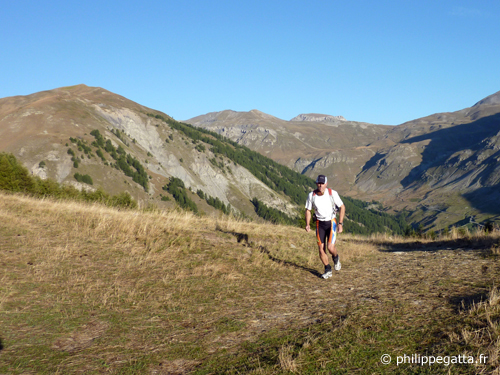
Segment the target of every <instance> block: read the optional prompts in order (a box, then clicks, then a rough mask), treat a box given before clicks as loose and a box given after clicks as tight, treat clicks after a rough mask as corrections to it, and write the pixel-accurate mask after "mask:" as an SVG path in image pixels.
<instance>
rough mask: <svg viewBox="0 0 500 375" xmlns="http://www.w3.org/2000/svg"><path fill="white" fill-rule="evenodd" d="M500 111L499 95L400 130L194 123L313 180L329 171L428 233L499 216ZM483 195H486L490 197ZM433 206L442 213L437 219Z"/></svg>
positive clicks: (349, 189)
mask: <svg viewBox="0 0 500 375" xmlns="http://www.w3.org/2000/svg"><path fill="white" fill-rule="evenodd" d="M499 114H500V91H499V92H497V93H495V94H492V95H490V96H488V97H486V98H484V99H482V100H480V101H478V102H477V103H476V104H474V105H473V106H471V107H468V108H464V109H462V110H459V111H455V112H443V113H436V114H432V115H429V116H425V117H422V118H418V119H415V120H412V121H407V122H405V123H403V124H400V125H397V126H386V125H374V124H367V123H357V122H352V121H347V120H346V121H343V120H342V121H340V120H334V121H332V123H331V124H328V123H327V122H326V121H318V120H324V119H325V118H328V119H331V118H335V117H334V116H330V115H318V114H313V115H312V116H311V117H310V118H308V119H307V121H297V120H299V119H304V117H300V115H299V116H297V117H295V118H294V119H292V120H294V121H288V122H286V121H284V120H280V121H279V122H274V123H273V122H271V121H267V122H263V121H260V122H252V121H251V119H249V118H248V117H245V115H244V114H243V115H241V116H240V117H239V118H237V119H236V120H235V121H233V122H231V121H229V120H226V119H221V118H214V119H213V121H211V122H210V124H208V123H203V121H202V120H201V119H202V118H203V116H198V117H196V118H193V119H191V120H188V121H187V122H188V123H191V124H193V125H195V126H201V127H205V128H207V129H211V130H213V131H216V132H218V133H219V134H224V135H225V136H226V137H228V138H230V139H232V140H234V141H236V142H238V143H242V144H245V145H247V146H248V147H250V148H252V149H254V150H257V151H259V152H261V153H265V154H266V155H268V156H269V157H271V158H272V159H274V160H277V161H279V162H280V163H282V164H285V165H287V166H289V167H291V168H293V169H295V170H296V171H298V172H301V173H304V174H306V175H308V176H310V177H313V178H314V176H315V175H317V174H320V173H321V174H326V175H328V176H329V177H331V178H332V181H335V186H336V187H337V188H338V190H339V191H341V192H343V193H344V194H346V195H348V196H352V197H356V198H360V199H363V200H370V199H376V200H379V201H382V202H383V203H384V204H387V205H390V206H392V207H393V209H394V210H395V211H401V210H407V211H410V212H412V215H413V216H412V218H413V219H414V220H415V221H417V222H420V223H421V224H423V225H424V226H425V227H426V228H442V227H444V226H446V225H451V224H457V223H463V220H469V221H471V222H475V221H476V220H477V221H485V220H488V219H493V220H495V219H497V220H498V219H499V216H498V215H499V214H500V209H496V208H495V209H492V208H491V207H492V205H493V207H498V204H495V200H496V199H500V196H499V195H497V194H496V188H497V187H498V181H499V176H500V168H499V166H498V161H499V159H498V155H497V150H498V147H499V144H498V138H499V132H500V128H499V124H500V118H499V116H500V115H499ZM243 117H245V120H243V119H242V118H243ZM315 120H316V121H315ZM335 121H336V122H335ZM243 123H244V125H242V124H243ZM340 124H341V125H342V126H340ZM329 125H330V126H329ZM332 125H333V126H332ZM347 125H350V126H347ZM352 129H354V132H352V133H349V131H351V130H352ZM370 131H371V133H370ZM363 132H364V133H363ZM315 133H316V134H321V137H316V138H315V137H314V134H315ZM294 138H295V139H294ZM332 139H335V140H337V142H335V141H331V140H332ZM318 146H319V147H318ZM439 163H441V164H442V165H441V164H439ZM478 189H479V190H478ZM484 189H486V190H484ZM476 191H487V192H488V194H486V195H488V196H490V197H489V198H488V197H486V195H484V194H483V195H482V194H478V193H476ZM429 207H440V211H442V212H441V213H438V214H434V213H432V215H430V214H429V212H428V210H429ZM460 207H462V208H460ZM463 207H466V208H463ZM486 208H488V210H486V211H485V209H486ZM436 212H437V211H436ZM443 212H444V213H443ZM459 216H461V217H462V220H459V219H458V217H459ZM464 216H465V219H464ZM429 217H430V219H429Z"/></svg>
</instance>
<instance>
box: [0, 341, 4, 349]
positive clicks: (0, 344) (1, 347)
mask: <svg viewBox="0 0 500 375" xmlns="http://www.w3.org/2000/svg"><path fill="white" fill-rule="evenodd" d="M1 350H3V343H2V339H0V351H1Z"/></svg>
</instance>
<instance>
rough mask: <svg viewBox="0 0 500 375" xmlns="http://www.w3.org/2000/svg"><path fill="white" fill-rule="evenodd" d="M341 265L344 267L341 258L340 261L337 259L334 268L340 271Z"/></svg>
mask: <svg viewBox="0 0 500 375" xmlns="http://www.w3.org/2000/svg"><path fill="white" fill-rule="evenodd" d="M341 267H342V265H341V264H340V260H339V261H337V263H334V265H333V269H334V270H335V271H340V268H341Z"/></svg>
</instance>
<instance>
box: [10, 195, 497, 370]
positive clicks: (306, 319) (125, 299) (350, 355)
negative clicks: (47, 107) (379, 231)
mask: <svg viewBox="0 0 500 375" xmlns="http://www.w3.org/2000/svg"><path fill="white" fill-rule="evenodd" d="M0 212H1V215H0V265H1V267H0V270H1V271H0V272H1V274H0V280H1V283H0V327H1V329H0V373H2V374H21V373H36V374H54V373H61V374H73V373H85V374H98V373H99V374H100V373H112V374H118V373H120V374H181V373H182V374H185V373H186V374H247V373H248V374H287V373H296V374H353V373H360V374H365V373H367V374H371V373H400V374H408V373H421V374H424V373H426V374H431V373H432V374H448V373H453V374H477V373H492V372H494V371H495V369H497V368H498V366H499V356H498V355H499V346H498V338H499V337H500V294H499V292H498V290H497V289H496V288H495V287H496V285H497V282H498V277H499V275H500V265H499V264H498V253H499V238H500V234H498V233H494V234H492V235H490V236H484V235H475V236H472V235H467V234H466V236H465V237H464V238H458V237H457V235H456V233H452V235H450V237H447V238H441V239H439V240H437V241H435V242H431V241H422V242H414V240H402V239H397V238H392V237H387V236H380V237H370V238H368V237H355V236H351V235H340V236H339V242H338V249H339V252H340V257H341V260H342V264H343V267H342V270H341V271H340V272H338V273H336V274H335V275H334V277H333V278H331V279H329V280H322V279H320V278H319V273H320V272H321V271H322V267H321V265H320V262H319V259H318V257H317V249H316V244H315V239H314V234H312V233H306V232H305V231H304V230H303V229H300V228H295V227H289V226H281V225H269V224H267V225H263V224H256V223H250V222H246V221H242V220H236V219H234V218H232V217H229V216H223V217H220V218H219V219H215V218H213V217H199V216H196V215H194V214H192V213H188V212H182V211H177V210H173V211H163V212H144V211H139V210H130V209H129V210H121V211H120V210H117V209H115V208H111V207H105V206H102V205H96V204H88V203H75V202H55V201H51V200H50V199H44V200H37V199H33V198H27V197H24V196H19V195H5V194H3V193H1V194H0ZM415 353H417V354H421V355H427V356H438V355H450V356H458V355H464V356H467V357H466V358H467V359H468V358H469V357H474V359H475V360H478V361H479V355H480V354H483V355H484V356H488V360H487V361H485V362H486V363H479V362H478V363H474V364H463V363H455V364H450V365H448V366H446V365H444V364H434V365H433V366H429V365H426V366H420V365H416V364H400V365H399V366H397V365H396V360H397V357H398V356H403V355H405V354H406V355H408V356H411V355H412V354H415ZM383 354H389V355H391V356H392V360H393V361H392V363H390V364H388V365H384V364H382V363H381V356H382V355H383ZM483 359H484V358H483Z"/></svg>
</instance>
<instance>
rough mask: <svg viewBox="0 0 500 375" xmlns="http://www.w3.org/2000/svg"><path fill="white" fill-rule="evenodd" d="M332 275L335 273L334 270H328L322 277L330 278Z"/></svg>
mask: <svg viewBox="0 0 500 375" xmlns="http://www.w3.org/2000/svg"><path fill="white" fill-rule="evenodd" d="M332 275H333V273H332V271H326V272H325V273H324V274H323V275H321V277H322V278H323V279H328V278H330V277H332Z"/></svg>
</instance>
